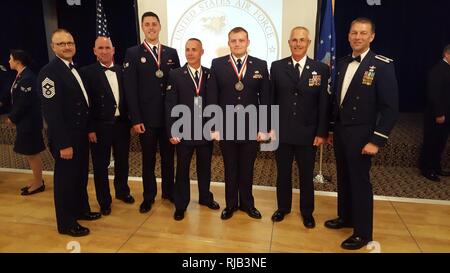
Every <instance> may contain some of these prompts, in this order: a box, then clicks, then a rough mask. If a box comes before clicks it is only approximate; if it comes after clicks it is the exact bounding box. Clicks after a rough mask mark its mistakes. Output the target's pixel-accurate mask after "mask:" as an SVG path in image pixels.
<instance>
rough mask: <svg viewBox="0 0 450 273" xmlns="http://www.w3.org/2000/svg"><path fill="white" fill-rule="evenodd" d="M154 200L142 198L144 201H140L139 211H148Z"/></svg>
mask: <svg viewBox="0 0 450 273" xmlns="http://www.w3.org/2000/svg"><path fill="white" fill-rule="evenodd" d="M154 202H155V200H144V201H142V203H141V205H140V206H139V212H140V213H146V212H149V211H150V210H151V209H152V204H153V203H154Z"/></svg>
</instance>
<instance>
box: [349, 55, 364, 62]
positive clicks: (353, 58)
mask: <svg viewBox="0 0 450 273" xmlns="http://www.w3.org/2000/svg"><path fill="white" fill-rule="evenodd" d="M353 61H357V62H358V63H360V62H361V55H359V56H356V57H351V58H350V63H351V62H353Z"/></svg>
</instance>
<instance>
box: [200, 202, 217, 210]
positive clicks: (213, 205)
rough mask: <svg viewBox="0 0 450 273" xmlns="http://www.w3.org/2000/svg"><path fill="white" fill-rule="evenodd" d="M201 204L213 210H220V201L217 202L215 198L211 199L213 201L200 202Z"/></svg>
mask: <svg viewBox="0 0 450 273" xmlns="http://www.w3.org/2000/svg"><path fill="white" fill-rule="evenodd" d="M199 204H200V205H202V206H207V207H208V208H210V209H213V210H218V209H220V206H219V203H217V202H216V201H214V200H213V201H211V202H209V203H203V202H199Z"/></svg>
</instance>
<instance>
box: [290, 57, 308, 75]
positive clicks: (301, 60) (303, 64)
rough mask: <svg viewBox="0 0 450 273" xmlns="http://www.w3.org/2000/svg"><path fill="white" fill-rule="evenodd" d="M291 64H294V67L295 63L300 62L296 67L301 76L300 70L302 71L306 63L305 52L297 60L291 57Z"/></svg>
mask: <svg viewBox="0 0 450 273" xmlns="http://www.w3.org/2000/svg"><path fill="white" fill-rule="evenodd" d="M292 64H293V65H294V68H295V66H296V65H297V64H300V66H299V67H298V70H299V76H300V77H301V76H302V72H303V68H304V67H305V65H306V54H305V56H303V58H301V59H300V61H298V62H297V61H296V60H294V58H293V57H292Z"/></svg>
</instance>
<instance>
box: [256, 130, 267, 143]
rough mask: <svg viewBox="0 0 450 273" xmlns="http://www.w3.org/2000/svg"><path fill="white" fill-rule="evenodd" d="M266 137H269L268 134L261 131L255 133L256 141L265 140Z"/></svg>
mask: <svg viewBox="0 0 450 273" xmlns="http://www.w3.org/2000/svg"><path fill="white" fill-rule="evenodd" d="M268 139H269V134H265V133H263V132H258V134H257V135H256V141H258V142H263V141H267V140H268Z"/></svg>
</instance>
